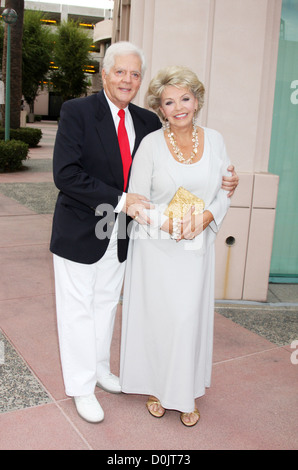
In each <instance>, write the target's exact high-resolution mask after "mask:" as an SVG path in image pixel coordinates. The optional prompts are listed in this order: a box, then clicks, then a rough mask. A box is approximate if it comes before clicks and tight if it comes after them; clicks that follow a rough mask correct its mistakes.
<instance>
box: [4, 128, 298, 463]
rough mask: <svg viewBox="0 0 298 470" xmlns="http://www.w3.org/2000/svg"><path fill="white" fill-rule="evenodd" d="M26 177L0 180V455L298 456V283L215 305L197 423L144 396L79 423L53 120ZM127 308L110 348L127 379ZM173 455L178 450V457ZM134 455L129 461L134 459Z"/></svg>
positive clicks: (104, 400) (113, 399)
mask: <svg viewBox="0 0 298 470" xmlns="http://www.w3.org/2000/svg"><path fill="white" fill-rule="evenodd" d="M33 126H36V127H40V128H42V131H43V139H42V141H41V145H40V147H39V148H37V149H32V150H31V151H30V160H29V161H28V162H25V163H24V166H25V168H26V169H24V170H23V171H20V172H17V173H13V174H0V256H1V274H2V275H1V284H0V450H5V449H7V450H8V449H11V450H18V449H28V450H29V449H33V450H56V449H57V450H58V449H60V450H91V449H93V450H104V449H105V450H108V451H111V452H110V454H111V456H112V455H114V453H113V452H112V451H115V450H130V451H137V450H172V451H188V450H207V449H208V450H215V449H216V450H219V449H223V450H228V449H232V450H236V449H242V450H245V449H247V450H250V449H259V450H265V449H266V450H267V449H268V450H269V449H274V450H277V449H280V450H296V449H297V448H298V435H297V421H298V394H297V388H298V364H296V363H297V362H298V353H297V354H296V353H295V352H297V351H298V341H297V345H296V346H295V347H292V348H291V344H292V342H293V341H294V340H298V285H291V286H289V285H284V286H282V285H273V284H271V285H270V286H269V294H268V302H267V303H264V304H261V303H244V302H239V303H236V302H234V303H232V302H231V303H227V302H219V301H218V302H217V303H216V313H215V333H214V335H215V336H214V358H213V362H214V367H213V383H212V387H211V388H210V389H209V390H208V391H207V393H206V395H205V396H204V397H203V398H201V399H199V400H197V405H198V408H199V410H200V412H201V420H200V423H199V424H198V425H197V426H195V427H194V428H192V429H187V428H186V427H184V426H183V425H182V424H181V422H180V419H179V413H178V412H175V411H167V413H166V415H165V417H164V418H163V419H159V420H158V419H155V418H153V417H151V416H150V415H149V413H148V412H147V411H146V408H145V401H146V398H145V397H143V396H138V395H125V394H120V395H112V394H109V393H106V392H104V391H102V390H99V389H98V391H97V396H98V399H99V401H100V403H101V404H102V406H103V408H104V410H105V416H106V417H105V420H104V422H103V423H100V424H97V425H92V424H88V423H86V422H84V421H83V420H81V419H80V418H79V417H78V415H77V413H76V410H75V407H74V404H73V401H72V399H70V398H69V397H67V396H66V395H65V393H64V386H63V381H62V375H61V369H60V360H59V350H58V341H57V331H56V319H55V297H54V279H53V267H52V256H51V254H50V252H49V238H50V232H51V223H52V213H53V209H54V204H55V200H56V195H57V191H56V189H55V187H54V184H53V180H52V151H53V143H54V138H55V134H56V129H57V126H56V123H51V122H42V123H37V124H34V125H33ZM120 325H121V305H119V309H118V315H117V319H116V327H115V334H114V338H113V345H112V371H113V372H114V373H115V374H117V373H118V370H119V347H120ZM176 453H177V452H176ZM132 455H133V452H132Z"/></svg>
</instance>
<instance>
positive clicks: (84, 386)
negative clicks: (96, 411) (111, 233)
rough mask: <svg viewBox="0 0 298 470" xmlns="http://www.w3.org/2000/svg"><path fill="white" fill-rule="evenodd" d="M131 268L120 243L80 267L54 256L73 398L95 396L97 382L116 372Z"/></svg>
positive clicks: (59, 317) (64, 352) (61, 339)
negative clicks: (117, 330)
mask: <svg viewBox="0 0 298 470" xmlns="http://www.w3.org/2000/svg"><path fill="white" fill-rule="evenodd" d="M124 269H125V263H119V261H118V257H117V239H116V238H115V237H113V238H112V239H111V240H110V243H109V247H108V249H107V251H106V253H105V255H104V256H103V258H101V259H100V260H99V261H98V262H97V263H94V264H91V265H87V264H80V263H75V262H73V261H69V260H66V259H64V258H61V257H59V256H57V255H54V272H55V287H56V309H57V324H58V335H59V345H60V356H61V364H62V371H63V378H64V384H65V392H66V394H67V395H69V396H81V395H89V394H91V393H94V389H95V386H96V382H97V379H99V378H100V377H102V376H103V375H105V374H107V373H109V372H110V349H111V341H112V336H113V329H114V321H115V315H116V310H117V305H118V302H119V298H120V294H121V288H122V283H123V277H124Z"/></svg>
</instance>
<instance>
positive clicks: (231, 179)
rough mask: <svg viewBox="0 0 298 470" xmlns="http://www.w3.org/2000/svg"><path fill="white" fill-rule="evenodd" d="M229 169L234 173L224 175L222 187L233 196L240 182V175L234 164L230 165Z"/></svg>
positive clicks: (229, 195)
mask: <svg viewBox="0 0 298 470" xmlns="http://www.w3.org/2000/svg"><path fill="white" fill-rule="evenodd" d="M228 171H230V172H231V173H232V176H223V178H222V186H221V187H222V189H224V190H225V191H229V192H228V194H227V196H228V197H232V196H233V194H234V192H235V189H236V188H237V186H238V184H239V176H238V175H237V173H236V171H235V168H234V166H233V165H230V166H229V167H228Z"/></svg>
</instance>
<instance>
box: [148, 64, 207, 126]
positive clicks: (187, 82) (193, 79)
mask: <svg viewBox="0 0 298 470" xmlns="http://www.w3.org/2000/svg"><path fill="white" fill-rule="evenodd" d="M167 86H175V87H177V88H187V89H188V90H189V91H191V93H193V95H194V96H195V98H196V99H197V100H198V109H197V114H198V113H199V111H200V109H201V108H202V106H203V104H204V95H205V87H204V85H203V83H201V82H200V80H199V79H198V77H197V75H196V74H195V73H194V72H193V71H192V70H190V69H189V68H188V67H183V66H176V65H174V66H170V67H165V68H164V69H162V70H160V71H159V72H158V74H157V75H156V76H155V77H154V78H153V79H152V80H151V82H150V84H149V88H148V92H147V95H146V99H147V104H148V106H149V108H151V109H153V111H155V112H156V113H157V114H158V115H159V117H160V118H161V119H163V115H162V113H161V111H160V105H161V95H162V92H163V91H164V89H165V88H166V87H167ZM197 114H196V115H197Z"/></svg>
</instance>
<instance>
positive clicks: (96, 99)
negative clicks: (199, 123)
mask: <svg viewBox="0 0 298 470" xmlns="http://www.w3.org/2000/svg"><path fill="white" fill-rule="evenodd" d="M129 110H130V113H131V116H132V119H133V123H134V128H135V133H136V140H135V147H134V150H133V154H132V158H133V157H134V154H135V152H136V150H137V148H138V146H139V144H140V142H141V140H142V139H143V137H145V136H146V135H147V134H149V133H151V132H153V131H155V130H157V129H159V128H160V127H161V123H160V120H159V119H158V117H157V115H156V114H154V113H152V112H151V111H148V110H146V109H143V108H140V107H138V106H136V105H133V104H130V105H129ZM53 174H54V182H55V185H56V186H57V188H58V189H59V194H58V198H57V203H56V207H55V212H54V217H53V227H52V237H51V243H50V250H51V252H52V253H55V254H57V255H58V256H61V257H63V258H66V259H69V260H71V261H75V262H78V263H83V264H92V263H95V262H96V261H98V260H99V259H100V258H101V257H102V256H103V255H104V253H105V251H106V249H107V246H108V243H109V235H110V234H111V232H112V229H113V226H114V223H115V217H117V215H116V214H115V213H114V210H113V209H114V208H115V207H116V206H117V204H118V202H119V198H120V197H121V196H122V194H123V184H124V181H123V170H122V160H121V154H120V149H119V144H118V139H117V133H116V129H115V124H114V121H113V117H112V114H111V111H110V108H109V105H108V103H107V100H106V98H105V95H104V93H103V92H100V93H98V94H94V95H91V96H88V97H86V98H78V99H74V100H70V101H67V102H65V103H64V104H63V106H62V109H61V114H60V121H59V127H58V131H57V136H56V142H55V148H54V157H53ZM97 208H98V210H96V209H97ZM127 219H128V218H127V217H126V215H125V214H124V213H123V212H121V213H120V214H119V227H120V228H121V230H120V232H121V237H119V238H118V258H119V261H120V262H123V261H124V260H125V259H126V254H127V245H128V237H126V236H123V234H124V232H126V230H125V227H126V225H127ZM96 227H97V228H98V230H97V235H96V233H95V229H96ZM123 227H124V231H123ZM103 232H104V233H106V235H103Z"/></svg>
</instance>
